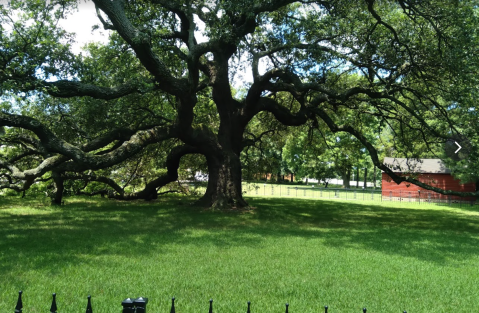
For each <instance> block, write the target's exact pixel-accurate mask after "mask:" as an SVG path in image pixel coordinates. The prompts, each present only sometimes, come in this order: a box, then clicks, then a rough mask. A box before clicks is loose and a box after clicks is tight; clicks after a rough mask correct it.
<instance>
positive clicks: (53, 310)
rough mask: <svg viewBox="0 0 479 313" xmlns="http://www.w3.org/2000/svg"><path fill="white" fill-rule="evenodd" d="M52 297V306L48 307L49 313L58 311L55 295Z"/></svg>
mask: <svg viewBox="0 0 479 313" xmlns="http://www.w3.org/2000/svg"><path fill="white" fill-rule="evenodd" d="M52 297H53V299H52V306H51V307H50V312H51V313H56V312H57V310H58V309H57V294H56V293H54V294H52Z"/></svg>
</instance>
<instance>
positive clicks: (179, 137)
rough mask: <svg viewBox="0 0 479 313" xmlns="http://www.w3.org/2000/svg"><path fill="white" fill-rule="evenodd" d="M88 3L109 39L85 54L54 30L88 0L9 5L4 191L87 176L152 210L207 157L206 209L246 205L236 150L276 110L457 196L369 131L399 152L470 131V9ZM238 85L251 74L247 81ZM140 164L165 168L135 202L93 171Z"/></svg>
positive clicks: (1, 58)
mask: <svg viewBox="0 0 479 313" xmlns="http://www.w3.org/2000/svg"><path fill="white" fill-rule="evenodd" d="M93 2H94V4H95V6H96V8H97V13H98V20H99V24H100V27H102V28H104V29H105V30H107V31H108V32H109V34H110V41H109V43H108V44H107V45H105V46H102V45H95V44H91V45H90V46H89V47H87V48H86V50H85V52H84V53H83V54H80V55H75V54H73V53H72V52H71V49H70V43H71V41H72V40H74V39H73V37H71V35H70V34H68V33H66V32H65V31H63V30H61V29H60V28H59V27H58V26H57V20H58V19H62V18H66V19H68V14H69V11H71V10H73V9H74V7H75V6H76V5H78V7H79V9H80V10H81V6H82V2H79V3H76V1H74V0H52V1H49V2H43V1H33V0H29V1H24V0H22V1H9V2H8V4H4V5H2V9H1V14H2V15H1V20H0V22H1V26H0V27H1V28H0V31H1V34H0V84H1V92H2V98H3V101H4V102H3V104H2V111H1V113H0V126H6V127H7V128H6V129H5V131H4V134H3V135H2V136H1V137H0V138H1V143H0V144H1V145H2V148H3V150H2V152H1V156H0V157H1V158H0V179H1V182H2V184H3V185H2V188H12V189H16V190H18V191H21V190H25V189H28V188H29V187H30V186H32V184H33V183H34V182H36V181H38V180H40V179H45V177H46V176H45V175H50V177H51V178H52V179H53V181H54V182H55V185H56V188H57V190H59V191H60V192H57V194H60V196H61V190H62V188H63V187H62V186H63V182H64V180H65V179H72V180H76V179H82V180H85V181H98V182H101V183H104V184H107V185H110V186H112V187H113V188H114V190H115V191H116V197H117V198H121V199H133V198H145V199H148V198H152V197H155V195H156V192H157V189H158V187H161V186H163V185H165V184H167V183H169V182H172V181H175V180H176V179H177V177H178V167H179V164H180V160H181V158H183V157H184V156H186V155H190V154H199V155H203V156H204V157H205V159H206V163H207V167H208V174H209V180H208V187H207V190H206V193H205V195H204V196H203V197H202V200H201V201H202V202H203V203H204V204H206V205H208V206H214V207H224V206H247V203H246V201H245V200H244V199H243V197H242V189H241V160H240V155H241V152H242V151H243V150H244V149H245V147H247V146H248V145H252V144H255V141H256V140H257V139H258V138H260V137H261V134H256V135H254V134H253V135H251V134H250V133H249V132H248V131H247V129H248V125H249V123H250V122H251V121H252V120H253V119H255V117H256V116H257V115H258V114H269V116H270V118H274V119H276V120H278V121H279V122H280V123H282V124H283V125H286V126H298V125H303V124H305V123H311V124H312V125H313V126H314V125H316V126H318V127H319V125H320V124H322V125H323V127H327V128H328V129H329V130H330V131H331V132H333V133H336V132H346V133H349V134H350V135H353V136H355V137H356V138H357V139H358V140H359V142H361V144H362V145H363V146H364V147H365V148H366V149H367V150H368V152H369V154H370V156H371V159H372V161H373V163H374V165H375V166H377V167H378V168H380V169H382V170H383V171H385V172H386V173H388V174H389V175H390V176H391V177H392V179H393V180H395V181H396V182H397V183H399V182H401V181H404V180H407V181H410V182H412V183H415V184H418V185H421V186H422V187H425V188H428V189H432V190H435V191H438V192H441V193H446V194H447V193H448V194H454V192H451V191H444V190H440V189H438V188H433V187H430V186H427V185H424V184H422V183H420V182H418V181H417V180H415V179H414V178H413V177H400V176H397V175H395V174H394V173H392V172H391V171H390V169H389V168H388V167H386V166H385V165H383V164H382V163H381V162H380V160H379V157H378V153H377V147H375V146H374V145H373V144H372V143H371V141H370V140H368V136H366V135H365V134H367V133H370V132H369V131H368V130H369V127H370V126H371V125H380V126H379V127H381V128H383V129H384V128H387V129H388V131H390V132H391V133H392V134H394V140H395V141H397V146H401V147H404V149H406V150H408V149H409V150H414V145H411V143H413V142H420V143H421V144H422V146H426V147H428V148H431V149H433V146H434V149H436V148H437V145H440V144H442V143H444V142H447V141H448V140H450V139H451V138H457V136H459V134H460V133H461V132H463V131H467V132H468V135H471V136H473V135H477V132H474V131H471V130H473V129H474V127H473V126H471V123H472V122H471V119H470V118H469V117H468V118H466V119H465V118H464V114H466V115H467V114H469V113H470V112H475V111H474V110H476V107H475V104H474V103H472V102H471V99H472V98H473V96H474V94H475V93H477V75H476V74H477V68H478V67H477V60H478V58H477V42H478V40H479V39H478V37H477V33H476V31H477V25H478V23H477V8H476V7H475V1H450V0H424V1H415V0H396V1H393V0H389V1H388V0H381V1H375V0H361V1H343V0H330V1H313V0H304V1H293V0H265V1H247V0H240V1H238V0H235V1H233V0H221V1H220V0H178V1H170V0H141V1H128V0H93ZM241 75H248V76H250V77H251V79H249V80H244V81H243V84H242V85H241V84H240V81H241V77H240V76H241ZM233 85H234V86H236V88H237V90H239V92H234V91H233V88H232V86H233ZM461 112H462V114H461ZM372 119H373V120H374V121H373V122H371V120H372ZM454 136H456V137H454ZM472 142H473V143H474V142H477V141H474V140H473V141H472ZM151 147H154V149H152V148H151ZM147 149H150V150H148V151H149V152H146V151H147ZM471 150H474V146H473V145H472V146H471ZM152 151H154V152H152ZM144 153H149V155H152V156H153V157H154V156H155V153H156V154H157V155H158V158H159V159H162V160H164V162H165V164H166V165H165V167H166V170H165V171H163V172H158V173H157V176H156V177H155V178H151V179H149V180H148V181H147V182H145V187H144V189H142V190H141V191H139V192H135V193H126V192H124V188H121V187H120V186H119V182H115V181H113V180H112V179H111V177H109V176H108V175H100V174H101V171H102V170H104V169H108V168H113V167H118V166H121V165H122V164H124V163H123V162H125V161H128V160H131V159H132V158H135V157H138V156H139V155H142V154H144ZM160 155H161V158H160ZM151 166H152V167H156V166H159V165H158V164H157V165H154V164H153V165H151ZM60 196H59V197H57V198H56V199H55V201H56V202H59V201H61V198H60Z"/></svg>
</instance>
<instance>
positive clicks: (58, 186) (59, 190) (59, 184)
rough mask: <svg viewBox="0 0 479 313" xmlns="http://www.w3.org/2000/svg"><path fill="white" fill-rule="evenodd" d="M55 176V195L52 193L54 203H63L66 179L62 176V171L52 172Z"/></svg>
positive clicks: (53, 176)
mask: <svg viewBox="0 0 479 313" xmlns="http://www.w3.org/2000/svg"><path fill="white" fill-rule="evenodd" d="M52 178H53V187H54V188H53V195H52V204H53V205H62V199H63V190H64V189H65V186H64V179H63V177H62V176H61V173H58V172H56V171H53V172H52Z"/></svg>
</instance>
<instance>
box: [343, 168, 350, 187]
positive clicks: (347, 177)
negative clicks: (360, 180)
mask: <svg viewBox="0 0 479 313" xmlns="http://www.w3.org/2000/svg"><path fill="white" fill-rule="evenodd" d="M341 174H342V175H341V176H342V178H343V186H344V188H346V189H349V188H351V183H350V182H351V167H348V168H346V169H344V170H343V171H342V173H341Z"/></svg>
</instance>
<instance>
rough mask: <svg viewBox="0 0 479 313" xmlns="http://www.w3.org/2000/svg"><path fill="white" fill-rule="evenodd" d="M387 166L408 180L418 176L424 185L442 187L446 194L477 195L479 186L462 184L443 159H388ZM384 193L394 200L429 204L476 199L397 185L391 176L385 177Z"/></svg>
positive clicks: (386, 175) (382, 189) (383, 177)
mask: <svg viewBox="0 0 479 313" xmlns="http://www.w3.org/2000/svg"><path fill="white" fill-rule="evenodd" d="M384 164H385V165H386V166H387V167H389V168H390V169H391V170H392V171H393V172H395V173H398V174H400V175H404V176H407V175H409V176H414V178H416V179H417V180H419V181H420V182H423V183H426V184H428V185H430V186H434V187H438V188H441V189H444V190H454V191H462V192H475V191H476V184H475V183H467V184H462V183H461V181H460V180H458V179H455V178H454V177H453V176H452V175H451V171H450V170H449V169H448V168H447V167H446V166H445V165H444V162H442V161H441V160H440V159H404V158H384ZM381 191H382V195H383V197H386V198H387V197H389V198H391V197H394V198H400V199H404V200H407V199H408V198H409V199H411V198H418V197H420V198H421V199H426V200H431V201H432V200H459V199H462V200H474V198H471V197H467V198H461V197H457V196H451V197H450V198H449V197H448V196H445V195H442V194H439V193H436V192H433V191H430V190H427V189H423V188H421V187H418V186H416V185H414V184H411V183H407V182H402V183H400V184H399V185H398V184H396V183H395V182H394V181H393V180H392V179H391V177H389V175H388V174H386V173H384V172H383V173H382V186H381Z"/></svg>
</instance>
